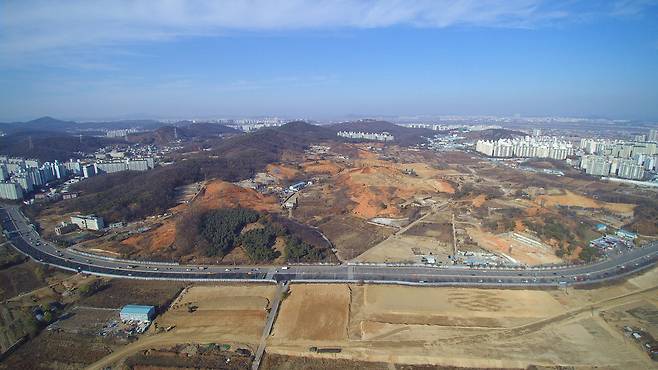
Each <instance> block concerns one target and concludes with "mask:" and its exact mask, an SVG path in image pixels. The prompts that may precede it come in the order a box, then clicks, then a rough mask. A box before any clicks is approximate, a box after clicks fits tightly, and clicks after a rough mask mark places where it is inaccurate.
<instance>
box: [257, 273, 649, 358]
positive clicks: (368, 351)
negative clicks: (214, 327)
mask: <svg viewBox="0 0 658 370" xmlns="http://www.w3.org/2000/svg"><path fill="white" fill-rule="evenodd" d="M293 287H294V288H296V289H299V287H300V286H297V287H295V286H293ZM657 289H658V269H654V270H651V271H649V272H647V273H645V274H643V275H641V276H638V277H634V278H632V279H630V280H628V281H626V282H623V283H620V284H617V285H614V286H609V287H602V288H598V289H590V290H583V289H577V290H571V289H570V290H569V291H568V292H565V291H563V290H549V291H523V290H487V289H463V288H420V287H418V288H415V287H402V286H384V285H381V286H374V285H373V286H358V285H351V286H349V288H348V287H347V286H345V285H311V286H310V287H309V288H308V289H307V290H303V291H304V295H303V298H304V299H303V300H302V299H298V300H297V301H295V300H294V297H295V290H294V289H293V294H292V295H291V296H290V297H289V298H288V299H286V300H285V301H284V302H283V306H282V308H281V314H280V315H279V318H278V319H277V321H276V324H275V335H273V336H272V337H271V338H270V339H269V340H268V347H267V350H268V353H269V354H272V355H283V356H304V357H307V358H310V360H309V361H310V362H309V363H314V362H313V361H316V359H317V358H324V359H325V360H327V359H343V360H355V361H370V362H375V363H376V362H386V363H397V364H399V363H406V364H414V365H423V364H427V365H438V366H460V367H472V368H527V367H528V366H530V365H537V366H545V367H555V366H575V367H577V368H593V367H598V368H609V369H622V368H623V369H647V368H652V367H654V366H655V364H653V363H652V362H651V360H650V359H649V358H648V356H647V355H646V353H644V352H643V351H642V350H641V348H640V347H639V346H638V345H637V343H633V341H632V340H629V339H628V338H627V337H624V335H623V332H622V331H621V327H622V326H623V325H625V324H628V323H634V325H642V327H644V328H645V329H646V330H647V331H648V332H651V333H654V332H655V331H656V330H657V329H656V325H657V323H656V321H658V320H656V319H655V317H656V312H658V302H657V301H658V299H656V294H655V293H656V290H657ZM300 291H302V290H298V291H297V293H298V294H299V292H300ZM345 292H350V293H351V294H350V295H349V296H350V298H351V300H349V301H348V299H346V298H345V297H346V296H347V294H346V293H345ZM299 295H300V296H302V295H301V294H299ZM336 295H338V297H340V298H338V297H336ZM329 296H333V297H334V299H331V300H328V299H326V298H325V297H329ZM329 301H330V302H329ZM339 302H340V303H339ZM325 305H326V306H327V307H328V309H327V310H326V313H325V312H324V311H323V306H325ZM304 312H309V314H305V313H304ZM343 312H347V313H348V317H347V319H345V318H344V314H343ZM328 316H332V317H334V318H335V319H334V321H333V326H332V327H331V328H327V324H326V317H328ZM291 320H292V323H291V322H290V321H291ZM301 325H303V327H302V326H301ZM345 327H346V328H347V330H346V333H345V331H343V330H344V328H345ZM282 336H283V338H282ZM311 346H317V347H321V346H326V347H331V348H340V349H341V352H340V353H335V354H333V353H332V354H319V353H314V352H310V351H309V347H311ZM279 361H284V363H285V361H290V360H279ZM274 368H277V367H274Z"/></svg>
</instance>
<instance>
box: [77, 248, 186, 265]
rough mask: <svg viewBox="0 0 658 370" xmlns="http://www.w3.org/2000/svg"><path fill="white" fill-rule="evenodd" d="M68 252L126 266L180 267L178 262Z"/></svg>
mask: <svg viewBox="0 0 658 370" xmlns="http://www.w3.org/2000/svg"><path fill="white" fill-rule="evenodd" d="M68 251H69V252H72V253H75V254H79V255H81V256H85V257H90V258H98V259H102V260H105V261H112V262H121V263H128V264H138V265H142V264H145V265H165V266H180V263H178V262H157V261H139V260H128V259H123V258H115V257H108V256H103V255H100V254H93V253H87V252H83V251H79V250H77V249H68Z"/></svg>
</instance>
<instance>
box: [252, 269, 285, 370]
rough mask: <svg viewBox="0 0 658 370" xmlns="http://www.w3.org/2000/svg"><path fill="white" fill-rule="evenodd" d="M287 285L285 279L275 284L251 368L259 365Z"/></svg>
mask: <svg viewBox="0 0 658 370" xmlns="http://www.w3.org/2000/svg"><path fill="white" fill-rule="evenodd" d="M289 286H290V284H289V283H288V282H287V281H286V282H284V283H280V284H279V285H278V286H277V290H276V293H275V295H274V299H273V300H272V305H271V307H270V312H269V314H268V315H267V322H266V323H265V327H264V328H263V334H262V335H261V338H260V342H258V349H257V350H256V354H255V357H254V362H252V364H251V369H252V370H258V368H259V367H260V362H261V360H262V359H263V354H264V353H265V344H266V343H267V338H268V337H269V336H270V333H272V327H273V326H274V320H276V317H277V315H278V313H279V307H280V306H281V300H282V299H283V295H284V294H285V293H286V292H287V291H288V287H289Z"/></svg>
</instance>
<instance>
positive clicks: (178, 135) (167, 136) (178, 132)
mask: <svg viewBox="0 0 658 370" xmlns="http://www.w3.org/2000/svg"><path fill="white" fill-rule="evenodd" d="M238 133H240V131H238V130H236V129H234V128H231V127H228V126H224V125H220V124H216V123H190V124H187V125H184V126H180V127H174V126H163V127H160V128H158V129H156V130H153V131H147V132H139V133H134V134H130V135H128V136H127V137H126V141H128V142H131V143H142V144H157V145H164V144H167V143H169V142H171V141H173V140H176V139H181V140H190V139H206V138H212V137H218V136H221V135H224V134H238Z"/></svg>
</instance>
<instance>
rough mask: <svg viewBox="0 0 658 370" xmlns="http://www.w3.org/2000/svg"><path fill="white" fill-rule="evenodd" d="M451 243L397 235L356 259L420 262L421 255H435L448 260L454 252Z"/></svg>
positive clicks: (361, 260)
mask: <svg viewBox="0 0 658 370" xmlns="http://www.w3.org/2000/svg"><path fill="white" fill-rule="evenodd" d="M452 251H453V247H452V245H451V244H448V243H442V242H439V241H437V240H436V239H435V238H432V237H426V236H415V235H406V234H402V235H395V236H392V237H390V238H388V239H386V240H384V241H383V242H381V243H379V244H377V245H375V246H374V247H372V248H370V249H368V250H367V251H365V252H364V253H362V254H361V255H359V256H358V257H357V258H355V261H360V262H420V258H421V256H427V255H433V256H435V257H436V258H437V260H447V256H448V255H450V254H452Z"/></svg>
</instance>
